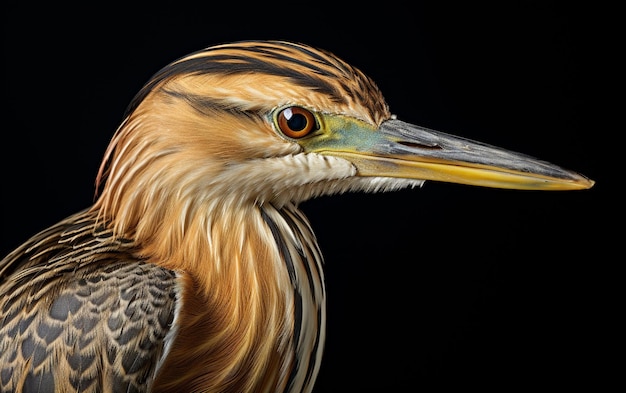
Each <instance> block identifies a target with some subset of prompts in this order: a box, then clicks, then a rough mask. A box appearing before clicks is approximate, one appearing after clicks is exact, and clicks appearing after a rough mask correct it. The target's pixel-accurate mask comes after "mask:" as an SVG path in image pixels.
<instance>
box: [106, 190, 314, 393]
mask: <svg viewBox="0 0 626 393" xmlns="http://www.w3.org/2000/svg"><path fill="white" fill-rule="evenodd" d="M212 201H213V202H211V203H209V202H203V201H201V200H197V201H195V203H187V204H181V203H178V204H173V203H168V202H164V203H160V204H159V206H174V205H177V206H186V209H187V210H185V211H182V210H181V211H178V212H174V211H166V213H165V214H164V213H163V209H154V214H150V212H151V210H150V209H143V214H142V215H141V220H139V219H137V220H136V222H135V223H131V224H132V225H128V223H125V224H123V225H121V224H120V223H116V224H117V225H116V227H117V228H118V230H123V232H124V233H127V234H132V237H133V238H134V240H135V241H136V244H140V245H142V246H141V249H140V251H139V252H140V253H141V255H142V257H144V258H146V259H147V260H149V261H151V262H152V263H155V264H158V265H160V266H163V267H166V268H168V269H171V270H174V271H177V272H179V274H180V275H181V277H182V280H183V282H184V285H183V288H184V289H183V296H182V308H181V314H180V318H183V319H182V320H185V321H186V325H185V326H180V327H178V329H179V330H178V333H177V337H176V338H175V341H174V343H173V345H172V349H171V351H170V353H169V355H168V358H167V360H166V361H165V363H164V364H163V367H161V370H162V371H161V372H160V375H159V377H158V378H159V379H158V380H157V382H156V383H155V387H156V386H163V387H164V389H166V390H167V389H170V388H171V389H173V390H179V391H180V388H185V389H183V390H186V389H187V388H193V389H196V388H198V387H201V388H202V389H204V388H208V390H212V389H215V388H218V387H219V388H220V389H224V390H225V391H238V392H247V391H266V390H267V391H294V392H295V391H298V392H299V391H309V390H310V389H312V385H313V382H314V380H315V377H316V375H317V372H318V367H319V361H320V360H321V359H320V358H321V353H322V348H323V341H324V324H325V305H324V297H325V290H324V287H323V273H322V266H321V256H320V252H319V250H318V247H317V244H316V242H315V237H314V235H313V233H312V232H311V229H310V227H309V224H308V222H307V220H306V218H305V217H304V216H303V215H302V213H300V212H299V211H298V210H297V208H296V207H295V206H294V205H293V204H287V205H285V206H283V207H282V208H281V209H277V208H275V207H274V206H273V205H271V204H264V205H262V206H260V205H256V204H253V203H245V204H242V203H241V201H229V200H221V201H220V202H215V201H214V200H212ZM187 323H188V324H187ZM198 331H203V332H205V335H204V337H202V338H199V337H198V335H197V332H198ZM190 354H195V355H194V356H190ZM188 359H192V360H191V361H192V362H193V363H189V362H190V361H189V360H188ZM296 359H298V360H297V361H296ZM198 362H200V363H201V364H198ZM181 369H185V370H197V373H195V374H194V373H189V372H186V373H182V372H180V370H181ZM177 370H178V372H177ZM182 375H184V376H185V377H184V380H183V379H180V378H181V376H182ZM259 375H262V376H263V377H262V378H259ZM161 381H167V382H166V384H163V385H161Z"/></svg>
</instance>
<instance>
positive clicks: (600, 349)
mask: <svg viewBox="0 0 626 393" xmlns="http://www.w3.org/2000/svg"><path fill="white" fill-rule="evenodd" d="M469 3H473V2H467V4H466V3H461V4H450V3H442V2H433V3H424V2H415V3H406V4H412V5H411V6H410V7H409V6H408V5H407V6H401V5H396V4H393V3H385V4H377V5H375V6H371V8H368V9H365V8H364V7H366V5H365V3H363V4H361V5H357V4H358V3H355V5H353V6H352V8H350V7H349V6H347V5H346V6H342V7H339V6H332V5H327V4H320V3H307V4H308V6H307V5H298V4H295V3H287V4H284V5H283V4H278V3H271V4H270V3H264V4H260V5H258V6H254V7H251V6H245V5H243V4H239V3H237V4H235V3H233V4H232V5H230V6H229V5H225V4H220V5H216V4H213V5H212V4H211V3H210V2H205V3H204V5H203V6H202V7H198V6H197V5H190V4H186V3H183V2H174V3H171V4H159V5H157V3H154V4H152V5H143V6H136V7H135V6H131V5H128V4H127V5H123V6H113V5H106V6H105V5H102V6H97V5H91V6H88V7H86V6H81V5H77V6H73V7H69V6H46V7H43V8H42V7H37V6H35V5H32V4H26V3H22V4H21V5H17V4H16V2H8V3H7V5H5V11H4V16H3V19H4V37H3V39H4V46H3V54H4V73H3V92H4V94H3V96H4V112H5V113H4V117H3V125H2V129H3V131H4V132H3V137H2V148H3V149H2V150H3V154H2V161H1V165H2V166H1V176H2V178H1V179H2V181H1V184H2V218H1V220H2V222H1V224H2V242H1V244H0V251H1V253H2V255H4V254H6V253H8V252H9V251H10V250H11V249H13V248H14V247H16V246H18V245H19V244H20V243H21V242H23V241H24V240H26V239H27V238H28V237H29V236H30V235H32V234H34V233H35V232H37V231H39V230H41V229H44V228H45V227H47V226H49V225H51V224H53V223H55V222H56V221H58V220H60V219H62V218H63V217H65V216H67V215H69V214H71V213H72V212H75V211H77V210H79V209H82V208H84V207H87V206H88V205H89V204H90V203H91V202H92V198H93V195H94V179H95V175H96V172H97V168H98V166H99V163H100V159H101V157H102V155H103V153H104V150H105V148H106V145H107V143H108V141H109V139H110V137H111V135H112V134H113V132H114V130H115V129H116V127H117V125H118V124H119V122H120V121H121V120H122V114H123V112H124V110H125V107H126V105H127V104H128V103H129V101H130V100H131V98H132V97H133V96H134V94H135V93H136V92H137V91H138V90H139V89H140V88H141V86H142V85H143V84H144V83H145V82H146V81H147V80H148V79H149V78H150V76H151V75H152V74H153V73H155V72H156V71H158V70H159V69H160V68H161V67H163V66H164V65H166V64H167V63H168V62H170V61H172V60H174V59H176V58H178V57H180V56H183V55H185V54H187V53H189V52H192V51H195V50H197V49H201V48H204V47H206V46H210V45H214V44H219V43H223V42H228V41H234V40H242V39H287V40H294V41H301V42H305V43H308V44H311V45H314V46H318V47H321V48H324V49H328V50H330V51H332V52H334V53H335V54H337V55H338V56H340V57H342V58H343V59H344V60H346V61H348V62H349V63H351V64H353V65H355V66H357V67H358V68H360V69H361V70H363V71H364V72H365V73H366V74H368V75H369V76H371V77H372V78H373V79H374V80H375V81H376V82H377V84H378V85H379V87H380V88H381V90H382V91H383V93H384V94H385V96H386V98H387V101H388V103H389V105H390V107H391V109H392V112H393V113H395V114H397V115H398V117H399V118H400V119H402V120H405V121H409V122H413V123H416V124H419V125H423V126H426V127H430V128H434V129H438V130H441V131H446V132H449V133H453V134H458V135H462V136H465V137H469V138H472V139H477V140H481V141H483V142H488V143H491V144H494V145H498V146H501V147H505V148H508V149H511V150H516V151H520V152H524V153H526V154H530V155H533V156H536V157H539V158H542V159H544V160H547V161H551V162H553V163H556V164H559V165H561V166H564V167H566V168H569V169H573V170H576V171H579V172H581V173H583V174H585V175H586V176H588V177H590V178H592V179H594V180H596V181H597V184H596V186H595V187H594V188H593V189H591V190H587V191H575V192H532V191H529V192H527V191H507V190H494V189H483V188H478V187H470V186H461V185H453V184H442V183H434V182H427V183H426V184H425V186H424V187H423V188H421V189H415V190H405V191H400V192H395V193H388V194H376V195H372V194H349V195H341V196H334V197H324V198H320V199H317V200H312V201H308V202H306V203H304V204H303V205H302V208H303V209H304V210H305V212H306V213H307V215H308V216H309V218H310V220H311V223H312V225H313V228H314V229H315V230H316V233H317V235H318V239H319V242H320V244H321V248H322V251H323V253H324V254H325V259H326V280H327V289H328V315H329V321H328V334H327V344H326V352H325V358H324V363H323V365H322V369H321V373H320V376H319V379H318V383H317V385H316V389H315V392H316V393H322V392H342V391H416V390H425V391H433V390H438V389H445V388H477V389H481V390H492V389H493V390H498V391H508V390H510V389H511V388H512V387H523V388H529V389H535V388H540V387H543V388H549V389H550V388H556V389H559V390H566V389H570V388H594V389H596V388H599V387H601V386H602V385H603V384H604V383H606V382H607V381H608V379H609V378H610V377H611V375H613V374H614V373H615V372H616V370H617V368H616V365H615V364H613V363H612V362H610V361H609V359H610V357H609V355H610V354H611V353H612V352H613V351H615V350H616V349H615V348H616V347H615V346H616V343H615V341H614V339H613V336H612V335H611V331H612V328H613V325H614V315H619V314H623V306H621V307H619V308H617V309H612V308H610V307H608V305H609V304H611V303H612V302H613V301H614V300H615V299H614V297H615V296H616V295H615V294H616V293H617V288H616V287H614V286H612V284H610V281H609V280H608V279H609V278H611V276H614V275H615V273H613V269H614V268H615V266H616V265H618V264H620V263H623V256H622V257H620V256H616V255H619V254H613V253H607V246H606V245H605V244H606V243H610V240H609V236H610V235H609V234H608V233H609V228H608V226H609V225H611V224H609V223H610V222H614V221H616V219H620V218H619V217H620V216H621V215H622V214H621V209H620V210H613V211H612V213H611V214H612V216H609V217H608V219H607V217H606V216H604V213H603V212H604V211H605V210H606V209H605V207H607V205H608V204H609V203H610V200H611V199H610V198H611V197H610V196H609V193H608V187H609V186H608V182H609V181H610V180H609V179H608V175H607V172H606V170H605V169H603V168H602V164H601V162H602V161H603V160H602V158H601V156H602V155H603V154H605V150H604V148H605V147H606V146H607V145H610V144H611V143H614V142H610V141H609V140H608V139H604V138H605V137H606V136H608V135H609V132H608V130H605V129H603V128H602V127H599V126H598V122H597V120H596V119H595V118H594V116H593V115H592V114H591V113H590V110H589V108H590V106H591V105H592V104H593V103H594V101H596V99H597V97H595V96H594V95H593V94H589V91H590V90H592V89H593V88H594V85H595V84H596V81H597V80H598V79H599V78H601V77H602V75H598V73H597V70H595V69H593V68H592V67H591V66H590V64H591V63H594V62H595V61H590V59H597V58H598V54H599V49H598V46H597V45H596V39H598V38H597V35H595V34H594V31H593V28H590V22H596V21H595V20H594V18H595V17H596V11H597V10H595V9H584V8H581V7H573V6H571V5H561V4H559V3H555V2H519V3H517V2H514V3H515V4H507V5H494V4H489V5H476V4H472V5H470V4H469ZM506 3H512V2H506ZM77 4H78V3H77ZM341 8H345V10H342V9H341ZM607 12H609V11H607ZM614 229H615V230H616V231H621V230H622V229H620V228H614Z"/></svg>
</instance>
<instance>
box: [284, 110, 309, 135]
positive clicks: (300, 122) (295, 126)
mask: <svg viewBox="0 0 626 393" xmlns="http://www.w3.org/2000/svg"><path fill="white" fill-rule="evenodd" d="M306 124H307V120H306V116H304V115H303V114H300V113H293V114H292V116H291V117H290V118H288V119H287V125H288V126H289V128H290V129H291V130H292V131H302V130H303V129H304V128H305V127H306Z"/></svg>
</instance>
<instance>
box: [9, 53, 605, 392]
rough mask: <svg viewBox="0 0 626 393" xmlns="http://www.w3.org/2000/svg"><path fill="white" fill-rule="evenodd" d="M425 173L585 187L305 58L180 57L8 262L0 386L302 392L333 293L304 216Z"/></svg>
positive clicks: (467, 180)
mask: <svg viewBox="0 0 626 393" xmlns="http://www.w3.org/2000/svg"><path fill="white" fill-rule="evenodd" d="M425 180H438V181H446V182H456V183H464V184H472V185H480V186H487V187H503V188H516V189H537V190H568V189H585V188H589V187H591V186H592V185H593V181H591V180H588V179H586V178H585V177H583V176H581V175H578V174H576V173H574V172H571V171H568V170H564V169H562V168H559V167H557V166H555V165H552V164H549V163H546V162H544V161H539V160H536V159H533V158H531V157H528V156H524V155H521V154H517V153H512V152H509V151H505V150H503V149H499V148H496V147H492V146H488V145H485V144H482V143H478V142H473V141H470V140H467V139H463V138H459V137H454V136H451V135H447V134H443V133H439V132H435V131H432V130H428V129H424V128H421V127H418V126H415V125H412V124H408V123H405V122H402V121H400V120H398V119H396V118H395V117H394V116H392V115H391V113H390V112H389V109H388V107H387V105H386V103H385V101H384V98H383V96H382V94H381V93H380V91H379V89H378V88H377V87H376V85H375V84H374V83H373V82H372V81H371V80H370V79H369V78H368V77H366V76H365V75H364V74H363V73H362V72H361V71H359V70H357V69H355V68H353V67H352V66H350V65H348V64H346V63H345V62H343V61H342V60H340V59H338V58H337V57H335V56H333V55H332V54H330V53H328V52H325V51H322V50H318V49H315V48H311V47H308V46H306V45H301V44H296V43H289V42H265V41H250V42H239V43H234V44H225V45H218V46H214V47H210V48H207V49H204V50H201V51H198V52H196V53H192V54H190V55H188V56H186V57H184V58H182V59H179V60H177V61H174V62H173V63H171V64H169V65H168V66H166V67H165V68H163V69H162V70H161V71H160V72H158V73H157V74H156V75H155V76H154V77H153V78H152V79H151V80H150V81H149V82H148V83H147V84H146V85H145V87H144V88H143V89H142V90H141V91H140V92H139V93H138V94H137V96H136V97H135V99H134V100H133V101H132V103H131V104H130V106H129V109H128V112H127V115H126V117H125V119H124V121H123V122H122V124H121V125H120V127H119V128H118V130H117V132H116V133H115V135H114V137H113V139H112V141H111V143H110V145H109V147H108V149H107V151H106V154H105V157H104V160H103V164H102V166H101V168H100V171H99V173H98V176H97V183H98V189H99V196H98V198H97V199H96V201H95V203H94V205H93V206H92V207H91V208H89V209H87V210H85V211H81V212H79V213H77V214H75V215H73V216H71V217H68V218H67V219H65V220H63V221H61V222H59V223H58V224H56V225H54V226H52V227H50V228H49V229H47V230H44V231H43V232H41V233H39V234H37V235H35V236H34V237H32V238H31V239H30V240H28V241H27V242H26V243H25V244H24V245H22V246H21V247H19V248H18V249H16V250H15V251H13V252H12V253H11V254H9V255H8V256H7V257H6V258H5V259H3V260H2V262H1V263H0V274H1V282H0V295H1V298H0V386H1V388H2V391H15V392H36V391H41V392H52V391H55V392H66V391H82V392H100V391H120V392H121V391H124V392H126V391H129V392H130V391H132V392H143V391H153V392H165V391H169V392H201V391H203V392H204V391H206V392H237V393H241V392H310V391H311V390H312V389H313V384H314V382H315V378H316V376H317V373H318V370H319V367H320V361H321V358H322V351H323V347H324V336H325V333H324V324H325V318H326V314H325V289H324V279H323V269H322V256H321V255H320V251H319V249H318V246H317V244H316V239H315V236H314V234H313V232H312V230H311V228H310V226H309V224H308V222H307V219H306V217H304V215H303V214H302V213H301V212H300V211H299V210H298V204H299V203H300V202H302V201H304V200H306V199H308V198H312V197H316V196H319V195H328V194H335V193H341V192H346V191H366V192H378V191H389V190H396V189H401V188H405V187H414V186H419V185H421V184H422V183H423V181H425Z"/></svg>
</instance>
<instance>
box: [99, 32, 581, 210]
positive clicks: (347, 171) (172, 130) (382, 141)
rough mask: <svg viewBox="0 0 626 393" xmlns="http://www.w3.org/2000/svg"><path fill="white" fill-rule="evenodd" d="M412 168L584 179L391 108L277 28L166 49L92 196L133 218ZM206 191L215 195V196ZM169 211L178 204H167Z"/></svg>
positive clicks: (462, 179)
mask: <svg viewBox="0 0 626 393" xmlns="http://www.w3.org/2000/svg"><path fill="white" fill-rule="evenodd" d="M425 180H435V181H445V182H454V183H463V184H470V185H479V186H486V187H500V188H515V189H537V190H572V189H585V188H589V187H591V186H592V185H593V181H591V180H589V179H587V178H585V177H583V176H581V175H579V174H577V173H574V172H571V171H568V170H565V169H563V168H560V167H558V166H555V165H552V164H549V163H547V162H544V161H540V160H537V159H534V158H532V157H528V156H526V155H522V154H518V153H513V152H510V151H507V150H504V149H500V148H496V147H493V146H489V145H487V144H483V143H479V142H475V141H471V140H468V139H465V138H460V137H455V136H452V135H449V134H445V133H441V132H436V131H433V130H429V129H426V128H423V127H419V126H416V125H413V124H409V123H406V122H403V121H401V120H398V119H396V118H395V117H394V116H392V115H391V113H390V111H389V109H388V106H387V104H386V102H385V100H384V97H383V95H382V94H381V92H380V90H379V89H378V87H377V86H376V85H375V83H374V82H373V81H372V80H370V79H369V78H368V77H367V76H366V75H365V74H364V73H362V72H361V71H359V70H358V69H356V68H354V67H352V66H350V65H349V64H347V63H345V62H344V61H342V60H340V59H339V58H337V57H335V56H334V55H332V54H331V53H328V52H326V51H323V50H319V49H315V48H312V47H309V46H306V45H302V44H297V43H290V42H279V41H245V42H238V43H232V44H224V45H217V46H213V47H209V48H207V49H204V50H200V51H198V52H195V53H192V54H190V55H188V56H185V57H183V58H181V59H179V60H176V61H174V62H172V63H171V64H169V65H168V66H166V67H165V68H163V69H162V70H161V71H159V72H158V73H157V74H156V75H154V77H153V78H152V79H151V80H150V81H149V82H148V83H147V84H146V85H145V86H144V88H143V89H142V90H141V91H140V92H139V93H138V94H137V96H136V97H135V98H134V100H133V101H132V103H131V105H130V106H129V109H128V113H127V116H126V117H125V120H124V121H123V123H122V125H121V126H120V127H119V129H118V130H117V132H116V134H115V136H114V138H113V140H112V142H111V144H110V146H109V148H108V150H107V153H106V159H105V161H104V163H103V166H102V168H101V170H100V173H99V176H98V182H99V183H101V187H102V196H101V198H100V203H99V205H100V206H101V207H102V208H103V209H104V211H105V212H107V213H108V214H105V215H109V216H113V217H118V218H119V217H126V219H123V220H122V221H133V220H134V221H137V220H139V218H140V217H142V216H143V215H145V214H146V213H147V211H148V210H149V209H151V207H150V206H151V205H152V206H158V207H159V209H160V211H161V212H162V213H160V214H168V213H173V212H168V211H167V209H170V206H175V205H176V204H171V203H169V202H171V201H172V200H176V201H178V202H179V203H178V206H179V209H188V210H189V212H188V213H189V214H193V209H194V206H198V205H199V204H202V203H203V202H206V203H238V204H256V205H259V204H264V203H272V204H274V205H276V206H282V205H284V204H286V203H297V202H300V201H303V200H306V199H308V198H311V197H314V196H318V195H323V194H331V193H339V192H345V191H385V190H393V189H398V188H403V187H410V186H418V185H421V184H422V182H423V181H425ZM217 201H219V202H217ZM178 213H180V212H178Z"/></svg>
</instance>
